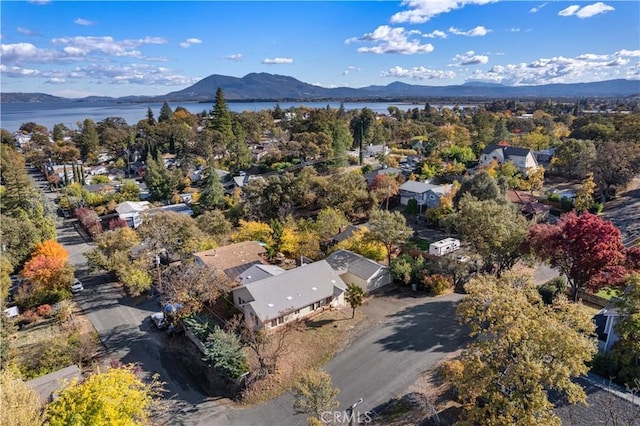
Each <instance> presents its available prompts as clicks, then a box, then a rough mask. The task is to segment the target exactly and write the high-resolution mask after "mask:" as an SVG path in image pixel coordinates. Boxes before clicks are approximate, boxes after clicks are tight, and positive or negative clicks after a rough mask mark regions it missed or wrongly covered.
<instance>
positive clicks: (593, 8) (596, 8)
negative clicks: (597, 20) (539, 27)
mask: <svg viewBox="0 0 640 426" xmlns="http://www.w3.org/2000/svg"><path fill="white" fill-rule="evenodd" d="M613 10H615V9H614V8H613V7H612V6H609V5H608V4H604V3H602V2H598V3H594V4H591V5H589V6H584V7H580V6H579V5H577V4H574V5H571V6H569V7H567V8H565V9H562V10H561V11H560V12H558V15H560V16H573V15H575V16H577V17H578V18H580V19H585V18H591V17H592V16H596V15H599V14H601V13H606V12H611V11H613Z"/></svg>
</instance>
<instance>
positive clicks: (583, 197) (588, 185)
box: [574, 173, 596, 212]
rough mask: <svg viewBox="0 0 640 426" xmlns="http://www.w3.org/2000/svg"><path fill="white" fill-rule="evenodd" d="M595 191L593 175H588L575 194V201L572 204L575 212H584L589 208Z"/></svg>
mask: <svg viewBox="0 0 640 426" xmlns="http://www.w3.org/2000/svg"><path fill="white" fill-rule="evenodd" d="M595 190H596V182H595V181H594V180H593V173H589V174H587V177H586V178H585V179H584V180H583V181H582V185H581V186H580V189H579V190H578V192H577V193H576V201H575V203H574V207H575V209H576V211H578V212H585V211H588V210H589V209H590V208H591V206H592V205H593V193H594V192H595Z"/></svg>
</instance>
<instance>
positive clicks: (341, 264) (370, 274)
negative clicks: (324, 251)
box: [325, 250, 393, 293]
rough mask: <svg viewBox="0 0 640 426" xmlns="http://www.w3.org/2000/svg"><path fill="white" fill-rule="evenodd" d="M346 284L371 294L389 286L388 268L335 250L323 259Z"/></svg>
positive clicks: (355, 254) (360, 256)
mask: <svg viewBox="0 0 640 426" xmlns="http://www.w3.org/2000/svg"><path fill="white" fill-rule="evenodd" d="M325 260H326V261H327V262H328V263H329V265H331V267H332V268H333V269H334V270H335V271H336V272H338V274H340V278H342V281H344V282H345V283H347V284H356V285H357V286H358V287H360V288H361V289H362V290H363V291H364V292H365V293H371V292H373V291H375V290H378V289H379V288H381V287H384V286H386V285H387V284H391V282H392V281H393V280H392V278H391V272H390V270H389V267H387V266H385V265H382V264H380V263H378V262H376V261H374V260H371V259H368V258H366V257H364V256H362V255H359V254H357V253H354V252H352V251H349V250H336V251H334V252H333V253H331V254H330V255H329V256H328V257H327V258H326V259H325Z"/></svg>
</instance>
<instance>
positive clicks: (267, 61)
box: [262, 58, 293, 65]
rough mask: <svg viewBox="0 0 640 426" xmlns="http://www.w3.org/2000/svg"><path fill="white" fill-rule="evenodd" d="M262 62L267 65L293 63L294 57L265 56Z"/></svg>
mask: <svg viewBox="0 0 640 426" xmlns="http://www.w3.org/2000/svg"><path fill="white" fill-rule="evenodd" d="M262 63H263V64H265V65H281V64H292V63H293V59H292V58H273V59H271V58H264V59H263V60H262Z"/></svg>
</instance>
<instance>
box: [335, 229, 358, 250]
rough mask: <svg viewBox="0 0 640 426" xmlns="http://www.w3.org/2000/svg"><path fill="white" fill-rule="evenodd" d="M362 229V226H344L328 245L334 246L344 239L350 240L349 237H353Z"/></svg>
mask: <svg viewBox="0 0 640 426" xmlns="http://www.w3.org/2000/svg"><path fill="white" fill-rule="evenodd" d="M360 230H361V228H360V227H359V226H354V225H348V226H343V227H341V228H340V232H338V233H337V234H336V235H334V236H333V237H331V238H330V239H329V242H328V246H329V247H332V246H334V245H336V244H338V243H341V242H342V241H345V240H348V239H349V238H351V237H353V234H355V233H356V232H358V231H360Z"/></svg>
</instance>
